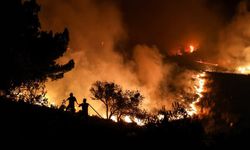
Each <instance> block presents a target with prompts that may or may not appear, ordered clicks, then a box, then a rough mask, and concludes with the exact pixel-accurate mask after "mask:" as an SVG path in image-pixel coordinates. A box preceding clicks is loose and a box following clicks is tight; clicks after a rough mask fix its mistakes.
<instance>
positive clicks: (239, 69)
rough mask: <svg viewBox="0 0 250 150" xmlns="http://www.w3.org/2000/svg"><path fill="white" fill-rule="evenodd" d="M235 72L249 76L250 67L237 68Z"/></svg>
mask: <svg viewBox="0 0 250 150" xmlns="http://www.w3.org/2000/svg"><path fill="white" fill-rule="evenodd" d="M236 70H237V72H239V73H242V74H249V73H250V65H249V66H242V67H238V68H237V69H236Z"/></svg>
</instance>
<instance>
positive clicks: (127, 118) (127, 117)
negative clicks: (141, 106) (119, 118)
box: [124, 116, 133, 123]
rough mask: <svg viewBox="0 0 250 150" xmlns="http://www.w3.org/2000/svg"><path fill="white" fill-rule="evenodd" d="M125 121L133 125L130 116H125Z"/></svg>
mask: <svg viewBox="0 0 250 150" xmlns="http://www.w3.org/2000/svg"><path fill="white" fill-rule="evenodd" d="M124 121H125V122H127V123H132V122H133V121H132V120H131V119H130V117H129V116H125V117H124Z"/></svg>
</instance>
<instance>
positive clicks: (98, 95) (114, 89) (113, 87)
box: [90, 81, 122, 119]
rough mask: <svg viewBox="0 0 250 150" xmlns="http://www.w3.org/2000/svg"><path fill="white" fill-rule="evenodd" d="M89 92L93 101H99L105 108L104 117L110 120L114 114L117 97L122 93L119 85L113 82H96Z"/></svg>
mask: <svg viewBox="0 0 250 150" xmlns="http://www.w3.org/2000/svg"><path fill="white" fill-rule="evenodd" d="M90 92H91V93H92V95H93V96H94V97H92V99H93V100H100V101H101V102H103V104H104V105H105V107H106V117H107V119H110V118H111V116H112V115H113V114H114V111H115V108H114V106H116V103H117V100H118V95H119V93H121V92H122V89H121V87H120V86H119V85H117V84H115V83H113V82H101V81H96V82H95V83H94V84H93V85H92V87H91V89H90Z"/></svg>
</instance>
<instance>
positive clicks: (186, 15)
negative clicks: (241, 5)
mask: <svg viewBox="0 0 250 150" xmlns="http://www.w3.org/2000/svg"><path fill="white" fill-rule="evenodd" d="M121 1H122V11H123V17H124V20H125V27H126V28H127V29H128V36H129V38H130V41H131V45H137V44H138V43H147V44H151V45H157V47H158V48H159V49H160V51H161V53H163V54H172V53H176V50H177V49H179V48H180V47H186V46H189V45H190V44H191V45H194V46H195V47H196V48H198V49H199V53H200V55H199V57H203V56H206V58H208V56H210V55H213V54H214V52H213V48H214V46H215V45H214V43H215V40H216V37H217V34H218V31H219V30H220V29H221V27H222V25H223V21H222V19H221V18H222V16H221V15H219V14H220V12H218V11H217V8H213V7H212V6H210V5H212V4H210V2H208V0H155V1H145V0H134V1H133V3H131V2H130V1H127V0H121ZM216 2H217V1H216ZM217 4H218V3H217ZM217 7H219V6H217ZM219 8H221V7H219ZM219 8H218V9H219Z"/></svg>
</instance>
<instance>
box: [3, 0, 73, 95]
mask: <svg viewBox="0 0 250 150" xmlns="http://www.w3.org/2000/svg"><path fill="white" fill-rule="evenodd" d="M1 5H2V6H3V7H5V8H7V9H5V13H4V15H3V18H2V19H3V20H2V25H3V32H2V37H4V38H2V40H1V55H0V68H1V70H2V71H1V78H0V90H1V93H2V95H13V92H12V93H11V91H12V90H13V89H16V87H24V86H26V87H30V86H33V85H35V84H41V86H43V85H44V81H46V80H47V79H52V80H56V79H59V78H62V77H63V75H64V73H65V72H68V71H70V70H71V69H72V68H73V67H74V61H73V60H70V61H69V62H68V63H66V64H58V63H57V62H56V60H57V59H58V58H60V57H61V56H62V55H63V54H64V52H65V51H66V50H67V48H68V47H67V46H68V42H69V31H68V29H65V30H64V31H63V32H62V33H53V32H52V31H42V30H41V25H40V22H39V18H38V13H39V11H40V6H39V5H38V4H37V3H36V1H35V0H11V1H3V2H2V4H1ZM36 87H37V86H33V87H32V89H30V90H33V89H34V88H36ZM38 88H40V86H38ZM27 90H29V89H27V88H26V91H27ZM30 92H31V91H30ZM33 94H34V93H33ZM43 94H44V93H42V94H41V95H43ZM37 96H39V95H37ZM32 99H33V98H32Z"/></svg>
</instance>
